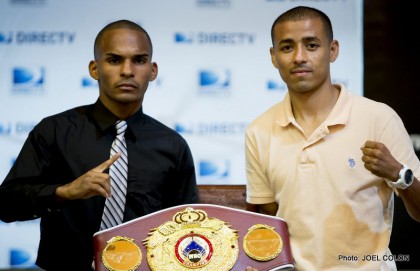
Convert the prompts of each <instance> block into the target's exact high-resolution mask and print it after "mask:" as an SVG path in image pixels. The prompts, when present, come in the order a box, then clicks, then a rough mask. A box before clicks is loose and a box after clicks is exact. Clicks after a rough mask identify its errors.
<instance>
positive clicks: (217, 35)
mask: <svg viewBox="0 0 420 271" xmlns="http://www.w3.org/2000/svg"><path fill="white" fill-rule="evenodd" d="M174 37H175V43H183V44H192V43H197V44H218V45H242V44H254V43H255V39H256V35H255V34H251V33H245V32H198V33H189V34H185V33H181V32H176V33H175V36H174Z"/></svg>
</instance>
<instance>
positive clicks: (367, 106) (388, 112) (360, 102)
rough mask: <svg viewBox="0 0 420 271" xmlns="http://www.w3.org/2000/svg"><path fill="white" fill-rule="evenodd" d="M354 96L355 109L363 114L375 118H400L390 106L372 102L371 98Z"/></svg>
mask: <svg viewBox="0 0 420 271" xmlns="http://www.w3.org/2000/svg"><path fill="white" fill-rule="evenodd" d="M352 96H353V109H354V110H357V111H359V112H361V113H362V114H365V115H367V114H370V115H371V116H374V117H380V116H382V117H387V116H388V117H395V116H398V114H397V112H396V111H395V110H394V109H393V108H392V107H390V106H389V105H387V104H385V103H382V102H378V101H375V100H372V99H370V98H367V97H364V96H360V95H354V94H352Z"/></svg>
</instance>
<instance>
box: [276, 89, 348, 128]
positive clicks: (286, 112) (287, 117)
mask: <svg viewBox="0 0 420 271" xmlns="http://www.w3.org/2000/svg"><path fill="white" fill-rule="evenodd" d="M335 86H336V87H337V88H338V89H340V95H339V96H338V100H337V102H336V103H335V105H334V107H333V109H332V110H331V112H330V114H329V115H328V117H327V119H326V120H325V122H324V123H325V124H326V125H327V126H332V125H338V124H342V125H345V124H346V123H347V121H348V119H349V116H350V110H351V105H352V98H353V96H352V95H351V93H350V92H349V91H348V90H347V88H346V87H345V86H344V85H343V84H336V85H335ZM293 122H296V121H295V117H294V116H293V111H292V103H291V102H290V96H289V92H287V93H286V95H285V97H284V100H283V110H280V111H279V112H278V119H277V123H278V124H279V125H281V126H283V127H286V126H287V125H289V124H291V123H293Z"/></svg>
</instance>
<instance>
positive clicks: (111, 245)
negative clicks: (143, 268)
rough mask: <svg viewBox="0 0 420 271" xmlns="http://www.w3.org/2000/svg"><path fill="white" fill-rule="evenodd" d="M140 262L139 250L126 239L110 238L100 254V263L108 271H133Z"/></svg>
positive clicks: (131, 241)
mask: <svg viewBox="0 0 420 271" xmlns="http://www.w3.org/2000/svg"><path fill="white" fill-rule="evenodd" d="M141 260H142V253H141V250H140V248H139V247H138V246H137V245H136V244H135V243H134V239H131V238H128V237H122V236H115V237H113V238H111V239H110V240H109V241H108V242H107V245H106V247H105V248H104V250H103V252H102V262H103V263H104V265H105V267H106V268H107V269H108V270H110V271H134V270H136V269H137V267H139V266H140V264H141Z"/></svg>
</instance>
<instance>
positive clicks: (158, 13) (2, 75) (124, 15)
mask: <svg viewBox="0 0 420 271" xmlns="http://www.w3.org/2000/svg"><path fill="white" fill-rule="evenodd" d="M362 1H363V0H322V1H319V0H183V1H173V0H141V1H140V0H124V1H112V0H90V1H84V0H62V1H52V0H3V1H0V150H1V156H0V182H1V181H2V180H3V179H4V178H5V176H6V174H7V173H8V171H9V169H10V167H11V166H12V164H13V162H14V160H15V158H16V156H17V154H18V152H19V150H20V148H21V147H22V144H23V142H24V140H25V139H26V137H27V135H28V132H29V131H30V130H31V129H32V128H33V126H34V125H35V124H36V123H38V122H39V121H40V120H41V119H42V118H43V117H45V116H47V115H50V114H54V113H58V112H61V111H64V110H66V109H68V108H71V107H74V106H78V105H82V104H88V103H93V102H95V100H96V99H97V96H98V88H97V84H96V82H95V81H93V80H92V79H91V78H90V77H89V73H88V63H89V61H90V60H91V59H92V58H93V41H94V38H95V36H96V34H97V32H98V31H99V30H100V29H101V28H102V27H103V26H105V25H106V24H107V23H109V22H111V21H114V20H119V19H130V20H133V21H135V22H137V23H139V24H140V25H142V26H144V27H145V29H146V30H147V31H148V32H149V34H150V36H151V38H152V41H153V44H154V61H156V62H157V63H158V65H159V75H158V79H157V80H156V81H155V82H153V83H152V84H151V86H150V88H149V90H148V92H147V93H146V97H145V101H144V112H145V113H147V114H149V115H151V116H152V117H155V118H156V119H158V120H160V121H162V122H163V123H165V124H166V125H168V126H169V127H172V128H173V129H175V130H176V131H178V132H179V133H180V134H182V135H183V136H184V137H185V138H186V140H187V141H188V142H189V145H190V147H191V150H192V153H193V156H194V159H195V163H196V168H197V179H198V182H199V184H211V185H218V184H245V169H244V163H245V162H244V129H245V127H246V125H247V124H248V123H249V122H250V121H251V120H252V119H254V118H255V117H256V116H257V115H259V114H260V113H262V112H263V111H265V110H266V109H267V108H268V107H270V106H271V105H273V104H274V103H276V102H278V101H280V100H281V99H282V98H283V96H284V94H285V92H286V86H285V84H284V83H283V82H282V81H281V79H280V77H279V75H278V72H277V70H275V69H274V67H273V66H272V64H271V60H270V55H269V47H270V46H271V39H270V29H271V24H272V23H273V21H274V20H275V18H276V17H277V16H278V15H279V14H280V13H281V12H283V11H285V10H286V9H288V8H291V7H294V6H297V5H309V6H313V7H316V8H319V9H321V10H323V11H325V12H326V13H327V14H328V15H329V16H330V18H331V20H332V23H333V26H334V32H335V38H336V39H338V40H339V42H340V56H339V58H338V60H337V61H336V62H335V63H334V64H333V66H332V75H333V81H335V82H341V83H344V84H345V85H346V86H347V87H348V88H350V89H351V90H352V91H353V92H355V93H356V94H360V95H362V94H363V89H362V87H363V50H362V48H363V41H362V39H363V33H362V23H363V16H362V15H363V14H362V13H363V10H362V6H363V3H362ZM38 238H39V221H38V220H34V221H28V222H15V223H10V224H6V223H2V222H0V268H10V267H13V268H22V267H31V266H33V264H34V260H35V258H36V251H37V247H38V241H39V239H38Z"/></svg>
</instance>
